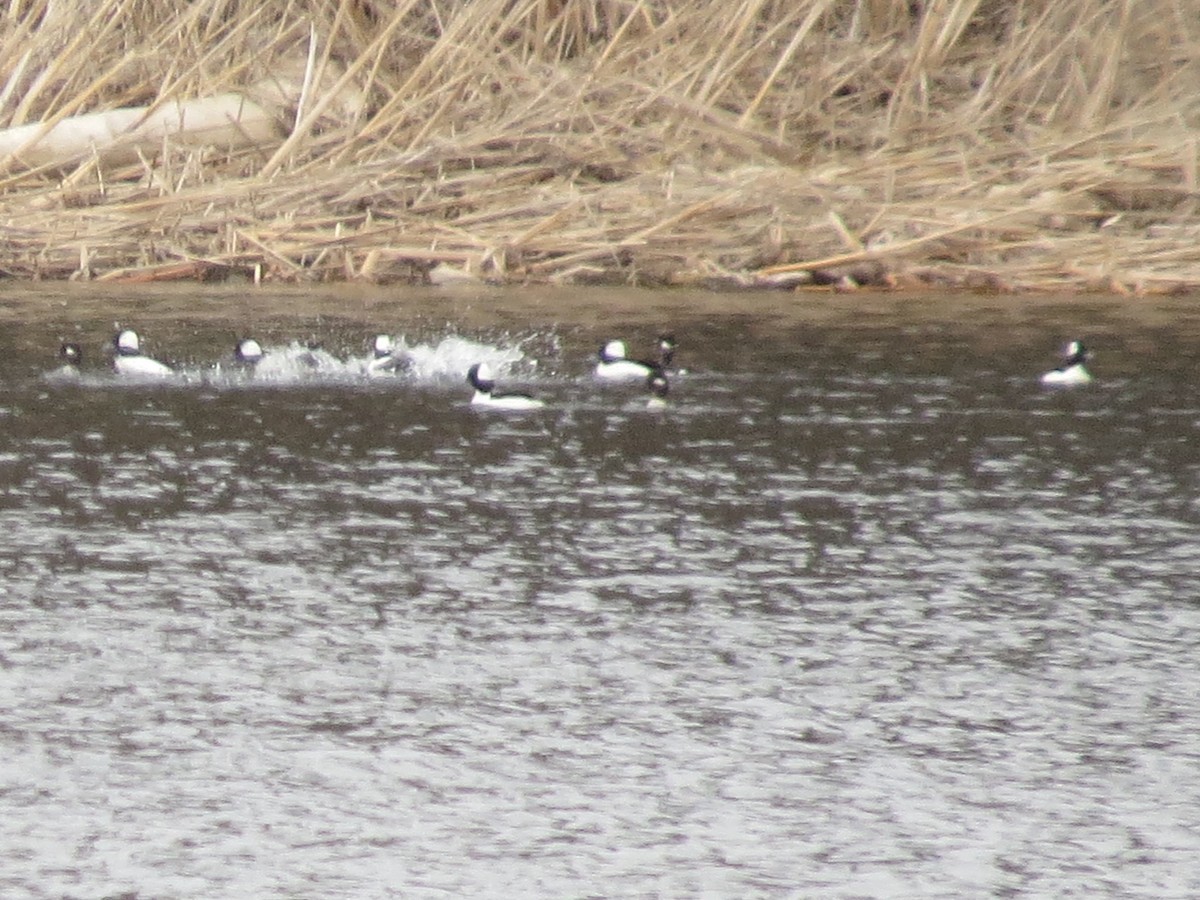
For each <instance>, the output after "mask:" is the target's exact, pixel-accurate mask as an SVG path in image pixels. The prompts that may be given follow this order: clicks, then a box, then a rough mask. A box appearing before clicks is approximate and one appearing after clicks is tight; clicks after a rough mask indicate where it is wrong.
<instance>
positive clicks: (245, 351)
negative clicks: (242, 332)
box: [233, 338, 266, 368]
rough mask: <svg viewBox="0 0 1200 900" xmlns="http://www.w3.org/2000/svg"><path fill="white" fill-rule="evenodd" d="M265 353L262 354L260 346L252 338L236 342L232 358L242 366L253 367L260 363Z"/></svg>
mask: <svg viewBox="0 0 1200 900" xmlns="http://www.w3.org/2000/svg"><path fill="white" fill-rule="evenodd" d="M264 356H266V353H264V352H263V348H262V344H260V343H259V342H258V341H256V340H255V339H254V338H245V339H243V340H240V341H238V342H237V346H236V347H234V348H233V358H234V359H236V360H237V361H238V362H239V363H240V364H242V365H243V366H249V367H251V368H252V367H254V366H257V365H258V364H259V363H260V362H262V360H263V357H264Z"/></svg>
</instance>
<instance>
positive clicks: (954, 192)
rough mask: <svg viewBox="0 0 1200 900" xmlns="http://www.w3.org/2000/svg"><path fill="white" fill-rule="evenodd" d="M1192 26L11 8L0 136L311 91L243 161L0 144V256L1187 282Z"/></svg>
mask: <svg viewBox="0 0 1200 900" xmlns="http://www.w3.org/2000/svg"><path fill="white" fill-rule="evenodd" d="M1197 13H1200V7H1197V5H1196V4H1195V3H1194V2H1188V0H1141V2H1135V0H924V2H916V0H915V2H912V3H908V4H904V3H897V2H892V0H787V2H785V0H592V2H587V3H585V2H578V0H472V2H467V0H401V2H399V3H397V4H382V3H375V2H372V0H341V2H339V0H327V2H308V3H302V2H297V0H255V2H246V0H193V2H190V3H187V4H175V3H167V4H163V3H161V2H159V0H101V2H98V3H93V2H84V0H27V2H16V3H12V4H10V5H9V7H8V9H7V12H5V13H4V14H3V17H2V18H0V35H2V39H0V127H7V126H16V125H21V124H26V123H31V122H46V123H48V124H51V123H54V122H58V121H61V120H63V119H65V118H67V117H69V116H73V115H77V114H80V113H83V112H88V111H94V110H98V109H105V108H112V107H117V106H129V105H153V104H156V103H162V102H164V101H170V100H174V99H179V98H191V97H200V96H206V95H211V94H215V93H220V92H223V91H229V90H239V89H244V88H245V87H246V86H247V85H252V84H255V83H260V82H261V81H262V80H263V79H264V78H265V77H268V76H270V75H271V74H272V73H273V72H276V71H280V70H284V69H287V70H290V71H296V70H297V67H300V68H303V67H304V65H305V64H307V65H308V66H309V67H310V72H311V73H313V74H314V77H313V79H312V84H314V85H320V87H319V88H317V89H314V90H311V91H309V92H307V93H306V95H305V97H304V99H303V106H302V108H301V109H300V110H299V111H297V110H295V109H291V110H288V111H287V113H286V114H285V115H282V116H281V118H280V121H279V133H278V140H277V141H274V142H273V143H271V144H270V145H266V146H258V147H256V148H254V149H252V150H240V151H236V152H231V151H230V150H229V149H228V148H225V147H221V146H212V147H207V148H203V149H195V148H186V147H184V146H182V145H181V146H175V145H173V144H172V143H171V142H164V146H163V147H162V148H161V150H160V151H159V152H158V153H155V154H151V155H149V156H147V155H143V158H142V159H141V160H139V162H138V163H137V164H136V165H125V166H112V165H108V164H105V163H102V162H101V161H100V159H99V157H98V156H96V155H94V154H86V155H85V156H84V158H79V159H75V160H71V161H67V162H66V163H64V165H62V166H60V167H56V168H54V169H48V168H46V167H43V168H42V169H40V170H39V169H35V170H29V169H26V168H23V166H22V163H21V159H20V158H19V157H12V158H8V159H5V160H4V161H3V168H2V171H0V184H2V185H3V191H2V193H0V221H2V222H3V225H4V228H3V231H2V232H0V271H3V272H6V273H8V274H10V275H14V276H19V277H33V278H63V277H100V278H130V279H150V278H180V277H220V276H222V275H225V274H229V273H245V272H257V273H258V274H259V275H260V276H261V277H263V278H266V279H278V280H287V281H305V280H327V279H369V280H377V281H389V280H397V279H407V278H422V277H426V276H428V275H429V274H430V273H431V272H432V273H433V276H434V277H440V276H441V275H442V274H443V273H447V272H461V273H468V274H470V275H472V276H475V277H482V278H488V279H497V280H505V281H521V280H537V281H558V282H579V281H596V280H602V281H620V282H637V283H653V284H680V283H714V284H720V285H747V286H764V285H766V286H780V287H791V286H795V285H806V284H814V283H816V284H833V285H840V286H843V287H851V286H853V285H856V284H901V285H912V284H928V283H938V284H949V285H956V286H976V287H980V288H1005V287H1012V288H1038V289H1081V288H1082V289H1103V290H1125V291H1131V292H1134V291H1162V290H1176V289H1183V288H1188V287H1191V286H1194V285H1200V246H1198V242H1197V240H1196V238H1197V235H1198V234H1200V218H1198V216H1197V210H1198V205H1197V196H1198V195H1197V188H1196V180H1197V175H1196V173H1197V168H1198V162H1197V158H1198V157H1197V154H1198V150H1197V138H1196V136H1195V135H1196V129H1197V126H1198V125H1200V15H1198V14H1197ZM345 88H352V89H353V90H354V91H356V92H357V95H358V96H361V98H362V99H363V102H362V103H361V104H359V105H355V104H347V103H345V102H343V100H344V97H345V93H344V90H343V89H345ZM339 92H340V93H339Z"/></svg>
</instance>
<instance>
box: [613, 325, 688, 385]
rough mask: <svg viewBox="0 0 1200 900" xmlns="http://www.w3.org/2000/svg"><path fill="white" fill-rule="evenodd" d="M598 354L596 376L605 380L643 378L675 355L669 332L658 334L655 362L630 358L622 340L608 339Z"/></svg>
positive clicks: (669, 362) (663, 367) (668, 363)
mask: <svg viewBox="0 0 1200 900" xmlns="http://www.w3.org/2000/svg"><path fill="white" fill-rule="evenodd" d="M599 356H600V361H599V362H598V363H596V377H597V378H602V379H604V380H606V381H630V380H633V379H643V378H647V377H649V376H650V375H652V374H653V373H654V372H656V371H662V370H664V369H666V368H667V367H668V366H669V365H670V364H671V360H672V359H673V358H674V356H675V338H674V336H673V335H669V334H664V335H660V336H659V339H658V361H657V362H646V361H644V360H639V359H630V358H629V356H628V353H627V351H626V349H625V342H624V341H608V342H607V343H606V344H604V345H603V346H601V347H600V354H599Z"/></svg>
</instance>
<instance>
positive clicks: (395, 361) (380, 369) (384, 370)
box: [367, 334, 412, 376]
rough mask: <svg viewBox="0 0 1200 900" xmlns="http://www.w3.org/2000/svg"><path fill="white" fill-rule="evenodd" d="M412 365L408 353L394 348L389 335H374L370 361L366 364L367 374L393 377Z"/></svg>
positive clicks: (394, 344)
mask: <svg viewBox="0 0 1200 900" xmlns="http://www.w3.org/2000/svg"><path fill="white" fill-rule="evenodd" d="M411 365H412V359H411V358H410V357H409V355H408V353H407V352H405V351H404V350H402V349H400V348H398V347H397V346H396V342H395V341H394V340H393V339H392V336H391V335H389V334H377V335H375V344H374V347H373V348H372V356H371V360H370V361H369V362H368V363H367V374H368V375H371V376H376V375H394V374H396V373H397V372H399V371H401V370H403V369H406V368H408V367H409V366H411Z"/></svg>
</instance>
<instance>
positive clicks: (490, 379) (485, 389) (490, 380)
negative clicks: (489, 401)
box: [467, 363, 496, 394]
mask: <svg viewBox="0 0 1200 900" xmlns="http://www.w3.org/2000/svg"><path fill="white" fill-rule="evenodd" d="M467 383H468V384H470V385H471V387H473V388H475V390H477V391H479V392H480V393H481V394H490V393H491V392H492V390H493V389H494V388H495V387H496V380H495V376H494V375H493V374H492V367H491V366H489V365H488V364H487V363H475V365H473V366H471V368H469V369H467Z"/></svg>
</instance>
